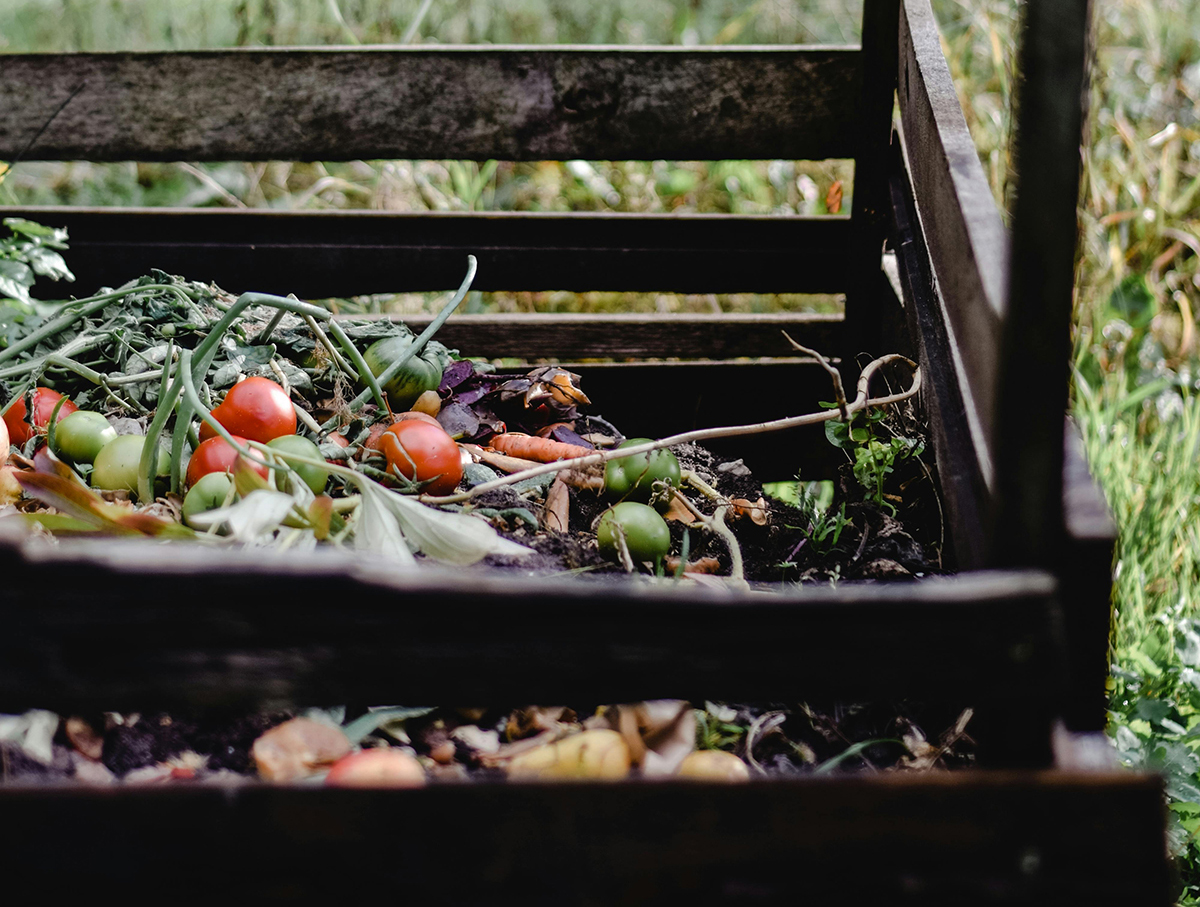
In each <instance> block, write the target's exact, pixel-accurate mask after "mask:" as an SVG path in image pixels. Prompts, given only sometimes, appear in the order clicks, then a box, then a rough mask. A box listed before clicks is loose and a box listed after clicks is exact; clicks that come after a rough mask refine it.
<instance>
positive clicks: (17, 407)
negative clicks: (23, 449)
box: [4, 387, 79, 446]
mask: <svg viewBox="0 0 1200 907" xmlns="http://www.w3.org/2000/svg"><path fill="white" fill-rule="evenodd" d="M61 399H62V394H60V393H59V392H58V391H52V390H50V388H48V387H39V388H36V389H35V390H34V392H33V425H30V424H29V422H28V421H26V415H27V410H26V407H25V396H24V394H22V395H21V399H19V400H18V401H17V402H16V403H14V404H13V405H12V406H11V407H10V408H9V410H8V412H6V413H5V414H4V424H5V425H6V426H7V427H8V436H9V438H10V440H11V441H12V443H13V444H16V445H17V446H23V445H24V444H25V442H26V441H28V440H29V439H30V438H32V437H33V436H34V435H35V434H37V433H38V432H41V431H44V430H45V428H46V426H47V425H49V424H50V414H51V413H52V412H54V407H55V405H56V404H57V403H58V401H59V400H61ZM77 409H79V407H78V406H76V405H75V404H74V403H72V402H71V401H70V400H68V401H67V402H65V403H64V404H63V405H62V409H60V410H59V411H58V419H57V420H55V421H56V422H61V421H62V420H63V419H65V418H66V417H67V416H69V415H70V414H71V413H73V412H75V411H76V410H77Z"/></svg>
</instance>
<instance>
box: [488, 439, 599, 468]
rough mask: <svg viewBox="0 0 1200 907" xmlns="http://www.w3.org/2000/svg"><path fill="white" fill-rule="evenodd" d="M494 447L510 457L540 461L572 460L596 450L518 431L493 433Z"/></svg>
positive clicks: (492, 443) (492, 442)
mask: <svg viewBox="0 0 1200 907" xmlns="http://www.w3.org/2000/svg"><path fill="white" fill-rule="evenodd" d="M491 445H492V449H493V450H498V451H500V453H503V454H508V455H509V456H510V457H520V458H521V459H523V460H536V461H537V462H538V463H553V462H554V461H555V460H570V459H573V458H575V457H586V456H589V455H590V454H594V453H595V452H596V451H594V450H592V449H591V448H590V447H580V446H579V445H578V444H564V443H563V442H562V441H554V440H552V439H550V438H536V437H534V436H533V435H526V434H522V433H521V432H517V431H510V432H505V433H504V434H502V435H493V436H492V441H491Z"/></svg>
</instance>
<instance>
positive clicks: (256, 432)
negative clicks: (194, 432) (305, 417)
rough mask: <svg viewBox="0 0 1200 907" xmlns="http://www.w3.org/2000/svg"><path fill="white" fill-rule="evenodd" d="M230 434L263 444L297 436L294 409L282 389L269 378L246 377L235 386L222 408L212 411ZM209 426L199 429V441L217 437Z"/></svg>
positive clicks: (205, 425)
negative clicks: (286, 436)
mask: <svg viewBox="0 0 1200 907" xmlns="http://www.w3.org/2000/svg"><path fill="white" fill-rule="evenodd" d="M212 414H213V418H214V419H216V420H217V421H218V422H220V423H221V424H222V425H223V426H224V427H225V428H226V430H227V431H228V432H229V433H230V434H231V435H238V436H239V437H242V438H249V439H250V440H251V441H259V442H261V443H263V444H266V443H267V442H268V441H271V440H274V439H275V438H278V437H281V436H283V435H294V434H295V433H296V410H295V409H293V408H292V401H291V400H290V399H289V398H288V395H287V393H285V392H284V389H283V388H282V387H280V386H279V385H278V384H276V383H275V382H274V381H271V380H270V379H269V378H247V379H246V380H245V381H242V382H239V383H238V384H235V385H234V386H233V387H231V388H230V389H229V392H228V393H227V394H226V395H225V399H224V400H223V401H222V402H221V405H220V406H218V407H217V408H216V409H214V410H213V411H212ZM216 435H217V433H216V431H214V430H213V429H212V428H210V427H209V425H208V423H207V422H206V423H204V424H202V425H201V426H200V440H201V441H206V440H208V439H209V438H214V437H216Z"/></svg>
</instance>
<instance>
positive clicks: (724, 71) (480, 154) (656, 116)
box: [0, 47, 909, 480]
mask: <svg viewBox="0 0 1200 907" xmlns="http://www.w3.org/2000/svg"><path fill="white" fill-rule="evenodd" d="M864 62H865V61H864V52H863V51H862V50H860V49H858V48H842V47H786V48H781V47H775V48H761V47H750V48H737V49H725V48H701V49H696V48H654V49H651V48H636V49H629V48H615V47H554V48H531V47H517V48H513V47H506V48H490V47H488V48H479V47H475V48H469V49H468V48H454V47H451V48H445V47H440V48H439V47H417V48H405V49H387V50H366V51H362V50H358V51H347V50H342V49H304V50H295V49H293V50H238V51H215V52H200V53H171V54H103V55H71V56H67V57H62V56H40V55H28V56H16V57H8V58H5V59H4V60H3V62H2V64H0V67H2V69H0V71H2V72H3V73H4V75H5V78H4V79H3V81H2V84H0V102H3V104H4V107H5V109H7V110H11V111H14V112H15V113H16V116H15V117H12V118H9V119H6V121H5V123H3V124H0V155H9V156H12V155H15V154H17V153H19V152H20V151H21V150H22V149H21V146H22V145H24V144H25V143H28V141H29V139H30V137H31V136H32V135H34V134H35V133H37V130H39V129H41V128H42V126H44V125H45V131H44V132H43V133H42V134H41V135H40V136H39V137H38V138H37V140H36V142H35V143H34V144H33V146H32V147H31V148H30V149H29V150H28V152H27V153H26V155H25V157H26V158H28V159H46V160H73V159H88V160H173V159H187V160H266V159H290V160H307V159H321V160H347V159H357V158H380V157H390V158H454V159H462V160H491V159H503V160H519V161H524V160H570V159H578V158H589V159H593V160H595V159H607V160H660V159H668V160H687V159H697V158H701V157H702V158H705V159H724V158H738V159H788V160H825V159H831V158H842V159H851V158H854V159H858V164H857V167H858V169H859V171H861V169H862V167H863V163H862V157H863V151H862V149H863V147H864V144H865V143H866V142H867V141H868V139H870V140H873V141H874V143H875V144H876V145H880V146H881V147H882V148H883V149H886V140H887V129H888V128H890V122H889V121H890V114H891V103H890V98H891V89H890V88H885V89H883V90H881V92H880V93H881V94H886V96H887V99H888V101H887V104H886V107H884V106H880V109H881V110H882V111H883V112H882V115H881V116H878V117H876V119H877V120H878V124H877V125H878V126H879V127H880V128H877V129H875V130H874V132H872V131H871V130H870V129H869V125H870V118H869V117H864V115H863V114H864V106H865V102H864V97H863V94H864ZM881 84H882V82H881ZM68 98H70V100H69V101H68V100H67V99H68ZM64 101H66V105H65V106H64V107H62V109H61V111H60V112H59V113H58V114H57V116H55V117H54V118H53V119H52V120H51V119H50V116H51V114H53V113H54V110H55V109H56V108H57V107H59V105H61V104H63V102H64ZM48 120H49V123H48V125H46V123H47V121H48ZM875 157H879V155H878V154H877V155H876V156H875ZM876 166H877V169H878V164H876ZM859 182H860V181H859V179H858V177H857V174H856V187H855V189H856V191H857V189H858V185H857V184H858V183H859ZM866 204H867V202H866V200H860V198H859V197H858V196H857V195H856V197H855V199H854V205H855V209H856V210H855V212H854V213H853V214H852V215H850V216H845V215H838V216H821V217H806V216H798V215H797V216H746V215H718V214H694V215H673V214H659V215H643V214H605V213H571V214H557V213H554V214H551V213H529V212H509V213H494V212H487V213H461V214H460V213H440V212H439V213H420V214H411V213H392V212H376V211H338V212H321V213H308V212H303V213H301V212H279V211H261V210H238V211H228V210H203V209H188V210H163V209H137V210H128V209H126V210H121V209H115V210H114V209H105V210H101V209H64V208H46V209H26V210H24V211H23V212H22V213H23V214H25V215H26V216H29V217H31V218H33V219H36V220H39V221H41V222H45V223H49V224H51V225H55V226H59V225H61V226H66V227H67V228H68V229H69V231H70V235H71V253H70V264H71V266H72V268H73V269H74V270H75V273H76V274H77V276H78V278H79V282H78V284H77V285H78V286H80V287H81V288H82V289H84V290H85V291H87V292H90V290H91V289H93V288H96V287H98V286H101V285H108V286H115V285H119V284H120V283H123V282H124V281H125V280H128V279H130V278H131V277H134V276H137V275H139V274H142V273H146V271H147V270H148V269H149V268H152V267H153V268H159V269H162V270H164V271H167V272H169V273H177V274H181V275H183V276H186V277H188V278H190V279H198V280H212V281H214V282H215V283H217V284H218V285H220V286H222V287H223V288H225V289H228V290H231V291H234V292H240V291H244V290H258V291H265V292H277V293H289V292H290V293H295V294H297V295H298V296H301V297H302V298H321V297H329V296H341V297H345V296H352V295H359V294H368V293H383V292H405V291H425V290H444V289H449V288H452V287H453V286H456V285H457V284H458V282H459V281H460V280H461V278H462V274H463V271H464V269H465V263H466V258H467V255H468V254H473V255H475V256H476V257H477V258H478V260H479V271H478V276H477V278H476V281H475V284H474V288H475V289H477V290H482V291H490V290H502V291H537V290H568V291H593V290H610V291H623V292H638V291H662V292H683V293H734V292H749V293H824V294H840V293H845V294H846V295H847V298H848V300H849V301H848V303H847V308H848V310H849V311H851V313H852V314H851V315H850V317H851V319H852V320H854V318H855V315H854V314H853V312H854V310H855V309H856V308H857V310H858V313H859V321H866V320H870V318H864V317H863V316H866V315H867V314H868V313H873V317H874V318H876V319H877V318H878V317H879V316H878V314H874V313H880V312H882V311H883V310H884V309H885V306H886V307H887V308H888V309H889V310H890V311H893V312H894V311H895V310H897V308H898V307H897V306H896V301H895V296H894V294H893V292H892V290H891V288H890V286H889V285H888V283H887V281H886V280H885V279H883V277H882V274H881V273H880V271H879V267H878V265H879V254H880V250H881V248H882V232H881V231H880V229H879V225H878V224H877V223H872V224H870V229H864V224H866V222H867V221H868V220H869V219H868V218H864V217H861V216H860V212H859V210H858V209H859V208H860V207H861V206H863V205H866ZM872 255H873V262H871V258H872ZM872 264H873V266H872ZM50 292H61V291H58V290H50ZM406 320H409V321H410V323H413V324H414V326H415V324H416V323H419V321H420V319H406ZM845 327H846V322H845V319H844V318H842V317H840V316H837V315H826V314H821V315H809V314H778V315H775V314H771V315H720V316H718V315H712V316H709V315H682V314H680V315H664V316H636V315H617V316H574V315H562V316H553V315H533V316H504V317H499V316H483V315H479V316H476V315H470V316H456V317H455V318H453V319H452V320H451V321H450V322H449V323H448V324H447V325H446V326H445V327H444V328H443V329H442V331H441V333H440V335H439V339H440V340H442V342H444V343H446V344H447V345H449V346H451V347H455V348H458V349H459V350H460V351H461V352H462V353H463V354H464V355H471V356H484V357H488V358H496V357H520V358H526V359H530V360H535V359H544V358H553V359H556V360H558V361H559V362H562V363H570V367H571V368H573V369H575V370H577V371H579V372H580V373H581V374H582V375H583V377H584V388H585V389H586V390H587V392H588V394H589V395H590V396H591V397H592V399H593V400H595V401H596V402H597V404H598V407H597V408H598V411H600V412H601V413H605V414H608V413H613V414H614V417H615V412H616V410H620V418H621V422H620V423H619V425H620V427H621V428H622V430H623V431H625V432H626V433H627V434H629V435H631V436H638V435H653V436H656V437H661V436H664V435H667V434H671V433H674V432H677V431H682V430H686V429H689V428H692V427H701V426H713V425H728V424H738V423H748V422H757V421H763V420H766V419H772V418H779V417H782V416H787V415H796V414H800V413H805V412H813V411H817V410H819V409H820V407H819V401H821V400H829V399H831V398H832V390H831V385H830V381H829V377H828V376H827V375H826V374H825V372H824V371H823V370H822V369H821V368H820V367H819V366H817V365H815V364H814V363H813V362H812V360H811V359H810V358H808V357H805V356H803V355H801V354H798V353H797V352H796V351H795V350H794V349H793V348H792V347H791V345H790V344H789V343H788V342H787V340H786V339H785V338H784V336H783V332H784V331H786V332H787V333H788V334H789V335H790V336H792V337H793V338H795V339H796V340H797V341H798V342H800V343H801V344H804V345H805V346H807V347H810V348H813V349H816V350H819V351H821V352H823V353H825V354H826V355H829V356H830V357H831V358H835V359H836V358H837V357H839V356H844V355H846V353H847V352H851V353H858V352H861V351H867V350H869V351H870V352H871V353H872V354H874V355H877V354H878V353H880V352H909V350H908V349H907V347H908V344H907V341H906V340H905V341H903V342H900V341H897V343H896V345H894V346H891V347H889V349H887V350H876V349H874V347H873V345H872V344H871V343H870V342H869V341H868V340H867V338H865V337H864V338H862V342H859V341H858V339H857V338H855V339H851V338H850V336H849V335H848V333H847V331H846V329H845ZM900 333H901V334H903V332H900ZM897 347H898V348H897ZM868 358H869V357H868ZM604 359H609V360H613V361H612V362H610V363H608V364H601V363H599V362H595V361H591V362H587V360H604ZM648 360H657V361H653V362H651V361H648ZM666 360H670V361H666ZM864 361H865V360H864ZM847 370H848V371H849V374H850V377H851V378H853V376H854V375H855V374H856V370H851V369H850V368H849V366H848V367H847ZM898 380H902V379H898ZM851 396H853V391H852V389H851ZM632 401H637V403H636V405H631V402H632ZM714 447H715V448H716V449H718V451H719V452H721V453H724V454H727V455H732V456H740V457H743V458H744V459H745V460H746V462H747V464H748V465H750V466H751V468H752V469H754V470H755V472H756V473H757V474H759V475H760V477H761V478H763V479H765V480H773V479H787V478H792V477H794V476H795V475H796V473H797V471H798V470H801V471H802V473H803V475H804V476H805V477H806V478H818V477H822V476H827V475H829V474H830V472H831V470H832V468H833V466H834V464H836V462H838V460H837V458H835V456H834V455H835V454H837V455H839V456H841V455H840V454H839V452H837V451H834V450H832V449H831V448H829V446H828V445H827V444H826V443H825V442H824V440H823V437H822V431H821V429H820V427H819V426H818V427H816V428H815V429H812V428H809V429H801V430H793V431H792V432H788V433H786V435H784V436H782V437H781V436H759V437H758V438H745V439H739V440H737V441H735V442H726V443H724V444H720V443H718V444H715V445H714ZM841 458H842V459H844V457H841Z"/></svg>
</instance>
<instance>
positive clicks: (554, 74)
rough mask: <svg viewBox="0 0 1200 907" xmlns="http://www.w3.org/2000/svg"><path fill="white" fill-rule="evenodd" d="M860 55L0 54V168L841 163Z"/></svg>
mask: <svg viewBox="0 0 1200 907" xmlns="http://www.w3.org/2000/svg"><path fill="white" fill-rule="evenodd" d="M859 64H860V60H859V55H858V52H857V51H856V50H852V49H827V48H819V49H818V48H800V47H784V48H780V47H767V48H763V47H741V48H737V49H728V48H661V47H659V48H628V47H435V46H427V47H406V48H387V49H346V48H292V49H282V48H281V49H254V50H223V51H204V52H174V53H139V54H131V53H115V54H54V55H43V54H31V55H5V56H0V110H3V111H4V112H5V115H4V118H3V120H0V158H4V159H11V158H12V157H14V156H16V155H17V154H18V153H20V152H21V151H22V150H23V149H24V148H25V146H26V145H27V144H28V143H29V142H30V140H32V139H33V137H34V136H35V135H36V134H37V132H38V130H39V129H41V128H42V126H43V125H44V124H45V123H46V122H47V120H48V119H49V118H50V117H51V115H52V114H53V113H54V111H55V110H56V109H57V108H58V107H59V106H60V105H61V104H62V103H63V101H65V100H66V99H67V98H68V97H70V95H71V93H72V92H74V91H76V90H77V89H79V91H78V94H76V95H75V97H74V98H73V99H72V100H71V101H70V103H68V104H67V106H66V107H65V108H64V109H63V111H62V112H61V113H60V114H59V115H58V116H57V117H56V118H55V119H54V121H53V122H52V123H50V125H49V127H48V128H47V129H46V131H45V133H43V134H42V136H41V137H40V138H39V139H38V140H37V142H36V143H35V144H34V145H33V147H32V148H31V149H30V150H29V151H28V153H27V154H26V155H25V158H26V159H40V160H93V161H119V160H268V159H284V160H350V159H355V158H435V159H436V158H458V159H473V160H487V159H490V158H499V159H504V160H566V159H571V158H579V157H583V158H588V159H617V160H654V159H659V158H668V159H722V158H781V157H782V158H791V159H800V158H803V159H822V158H837V157H852V156H853V154H854V152H855V148H854V135H855V125H854V124H855V110H856V106H857V103H858V82H859V78H860V76H859Z"/></svg>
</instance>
